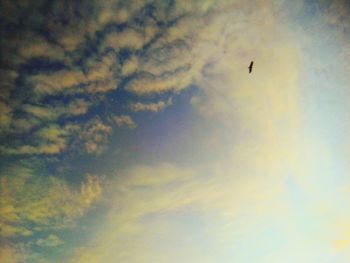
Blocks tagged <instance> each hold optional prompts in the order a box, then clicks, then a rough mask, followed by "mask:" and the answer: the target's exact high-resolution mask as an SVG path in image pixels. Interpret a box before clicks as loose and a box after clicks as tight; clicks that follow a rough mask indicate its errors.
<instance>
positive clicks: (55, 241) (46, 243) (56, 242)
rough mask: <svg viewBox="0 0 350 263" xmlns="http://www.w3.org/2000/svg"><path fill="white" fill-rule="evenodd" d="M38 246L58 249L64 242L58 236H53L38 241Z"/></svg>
mask: <svg viewBox="0 0 350 263" xmlns="http://www.w3.org/2000/svg"><path fill="white" fill-rule="evenodd" d="M36 244H37V245H38V246H41V247H57V246H60V245H62V244H63V242H62V240H61V239H60V238H59V237H58V236H55V235H52V234H51V235H49V236H48V237H47V238H45V239H42V238H40V239H38V241H37V242H36Z"/></svg>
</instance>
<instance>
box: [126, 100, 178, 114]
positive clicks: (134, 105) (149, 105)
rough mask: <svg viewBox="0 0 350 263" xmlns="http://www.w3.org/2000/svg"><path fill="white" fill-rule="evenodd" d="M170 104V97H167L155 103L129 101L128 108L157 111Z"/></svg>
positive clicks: (137, 110)
mask: <svg viewBox="0 0 350 263" xmlns="http://www.w3.org/2000/svg"><path fill="white" fill-rule="evenodd" d="M171 105H172V99H171V98H169V99H168V100H167V101H159V102H157V103H141V102H136V103H130V104H129V108H130V109H131V110H132V111H134V112H139V111H151V112H159V111H162V110H164V109H165V108H167V107H169V106H171Z"/></svg>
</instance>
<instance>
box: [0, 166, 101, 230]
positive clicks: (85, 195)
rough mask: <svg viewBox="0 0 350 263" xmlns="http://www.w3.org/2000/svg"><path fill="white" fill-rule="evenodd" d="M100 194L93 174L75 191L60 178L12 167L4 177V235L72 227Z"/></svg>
mask: <svg viewBox="0 0 350 263" xmlns="http://www.w3.org/2000/svg"><path fill="white" fill-rule="evenodd" d="M24 189H25V191H23V190H24ZM100 194H101V186H100V182H99V180H98V179H97V178H96V177H94V176H88V177H87V179H86V182H84V183H83V184H82V185H81V188H80V190H79V191H74V190H73V189H72V188H71V187H70V186H69V185H67V183H66V182H64V181H62V180H59V179H57V178H54V177H45V178H40V177H38V176H36V175H34V174H33V171H32V170H31V169H28V168H21V167H17V168H15V167H12V168H10V169H8V171H7V173H5V174H2V176H1V206H0V211H1V213H0V214H1V216H0V225H1V227H0V229H1V236H2V237H13V236H30V235H33V232H36V231H45V230H47V229H61V228H68V227H71V226H72V224H74V221H75V219H76V218H79V217H81V216H82V215H84V213H85V212H86V210H87V209H89V208H90V206H91V205H92V204H93V203H94V202H95V201H96V200H97V199H98V198H99V196H100ZM33 226H35V227H33Z"/></svg>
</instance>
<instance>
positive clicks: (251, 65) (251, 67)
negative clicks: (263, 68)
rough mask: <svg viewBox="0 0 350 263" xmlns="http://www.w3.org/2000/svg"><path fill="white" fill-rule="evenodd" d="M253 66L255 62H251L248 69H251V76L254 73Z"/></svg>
mask: <svg viewBox="0 0 350 263" xmlns="http://www.w3.org/2000/svg"><path fill="white" fill-rule="evenodd" d="M253 64H254V61H252V62H250V65H249V67H248V69H249V74H250V73H252V70H253Z"/></svg>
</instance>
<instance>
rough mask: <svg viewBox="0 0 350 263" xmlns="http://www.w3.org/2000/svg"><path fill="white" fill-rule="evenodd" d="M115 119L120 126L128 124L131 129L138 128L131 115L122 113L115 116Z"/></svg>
mask: <svg viewBox="0 0 350 263" xmlns="http://www.w3.org/2000/svg"><path fill="white" fill-rule="evenodd" d="M113 120H114V121H115V123H116V124H117V125H118V126H127V127H129V128H131V129H134V128H136V123H135V122H134V121H133V119H131V117H130V116H127V115H120V116H114V117H113Z"/></svg>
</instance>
